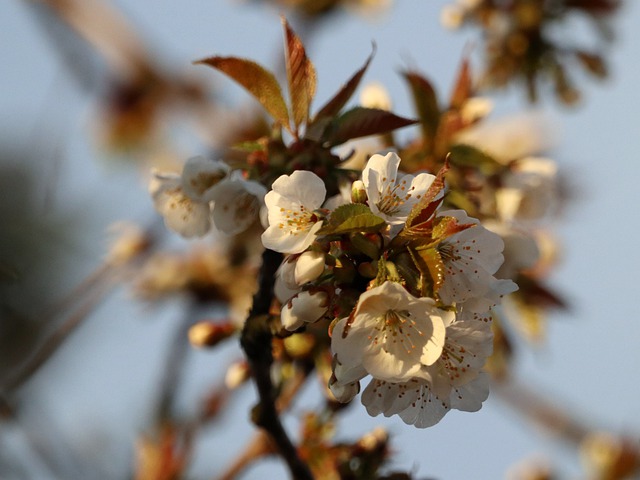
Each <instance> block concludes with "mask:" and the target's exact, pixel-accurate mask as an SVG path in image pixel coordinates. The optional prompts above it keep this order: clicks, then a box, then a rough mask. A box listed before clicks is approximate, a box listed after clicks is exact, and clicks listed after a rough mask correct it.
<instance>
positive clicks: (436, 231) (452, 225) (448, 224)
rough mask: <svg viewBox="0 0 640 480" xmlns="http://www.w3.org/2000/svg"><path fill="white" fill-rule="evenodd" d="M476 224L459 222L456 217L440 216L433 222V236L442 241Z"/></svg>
mask: <svg viewBox="0 0 640 480" xmlns="http://www.w3.org/2000/svg"><path fill="white" fill-rule="evenodd" d="M475 226H476V224H475V223H458V219H457V218H455V217H438V218H436V220H435V222H434V224H433V229H432V232H431V237H432V238H433V239H434V240H438V241H440V242H441V241H442V240H444V239H446V238H448V237H450V236H451V235H455V234H456V233H459V232H462V231H463V230H466V229H467V228H471V227H475Z"/></svg>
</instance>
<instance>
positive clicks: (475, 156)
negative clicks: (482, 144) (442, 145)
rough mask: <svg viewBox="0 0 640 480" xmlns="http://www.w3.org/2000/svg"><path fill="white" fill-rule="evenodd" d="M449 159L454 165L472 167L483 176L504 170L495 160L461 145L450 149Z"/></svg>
mask: <svg viewBox="0 0 640 480" xmlns="http://www.w3.org/2000/svg"><path fill="white" fill-rule="evenodd" d="M449 158H450V159H451V163H453V164H454V165H457V166H461V167H473V168H476V169H477V170H479V171H480V172H482V173H484V174H485V175H491V174H494V173H497V172H499V171H500V170H502V169H503V168H504V166H503V165H501V164H500V163H499V162H498V161H497V160H495V159H494V158H493V157H492V156H490V155H488V154H486V153H485V152H483V151H482V150H480V149H478V148H476V147H472V146H471V145H466V144H462V143H458V144H456V145H453V146H452V147H451V149H450V152H449Z"/></svg>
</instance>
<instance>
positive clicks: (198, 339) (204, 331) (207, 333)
mask: <svg viewBox="0 0 640 480" xmlns="http://www.w3.org/2000/svg"><path fill="white" fill-rule="evenodd" d="M235 332H236V327H235V326H234V325H233V324H231V323H221V324H218V323H213V322H209V321H202V322H198V323H196V324H195V325H193V326H192V327H191V328H190V329H189V341H190V342H191V345H193V346H194V347H214V346H216V345H217V344H218V343H220V342H221V341H222V340H225V339H227V338H229V337H230V336H231V335H233V334H234V333H235Z"/></svg>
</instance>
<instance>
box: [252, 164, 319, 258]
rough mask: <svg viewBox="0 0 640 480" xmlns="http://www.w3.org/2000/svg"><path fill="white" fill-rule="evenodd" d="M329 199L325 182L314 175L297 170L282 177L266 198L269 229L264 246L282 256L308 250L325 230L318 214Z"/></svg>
mask: <svg viewBox="0 0 640 480" xmlns="http://www.w3.org/2000/svg"><path fill="white" fill-rule="evenodd" d="M325 196H326V188H325V186H324V182H323V181H322V180H321V179H320V177H318V176H317V175H316V174H314V173H312V172H308V171H306V170H296V171H295V172H293V173H292V174H291V175H282V176H281V177H279V178H278V179H277V180H276V181H275V182H273V185H272V190H271V191H270V192H269V193H267V195H266V196H265V203H266V205H267V209H268V218H269V228H267V229H266V230H265V232H264V233H263V234H262V243H263V245H264V246H265V247H266V248H269V249H271V250H275V251H277V252H282V253H300V252H303V251H304V250H306V248H307V247H308V246H309V245H311V244H312V243H313V241H314V240H315V238H316V232H317V231H318V230H320V228H321V227H322V220H320V219H319V218H318V217H317V215H316V213H315V210H317V209H319V208H320V207H321V206H322V203H323V202H324V199H325Z"/></svg>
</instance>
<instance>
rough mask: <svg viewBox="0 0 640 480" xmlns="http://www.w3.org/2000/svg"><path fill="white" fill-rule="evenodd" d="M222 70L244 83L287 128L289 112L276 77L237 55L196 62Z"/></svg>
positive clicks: (288, 126)
mask: <svg viewBox="0 0 640 480" xmlns="http://www.w3.org/2000/svg"><path fill="white" fill-rule="evenodd" d="M194 63H195V64H203V65H208V66H210V67H213V68H215V69H216V70H219V71H221V72H222V73H224V74H225V75H227V76H228V77H230V78H231V79H232V80H235V81H236V82H237V83H239V84H240V85H242V86H243V87H244V88H245V89H246V90H247V91H248V92H249V93H250V94H251V95H253V96H254V97H255V98H256V100H258V102H260V104H261V105H262V106H263V107H264V108H265V110H267V112H269V114H270V115H271V116H272V117H273V118H274V119H275V120H276V121H277V122H279V123H280V124H281V125H282V126H283V127H284V128H286V129H287V130H290V129H291V126H290V125H289V113H288V111H287V105H286V103H285V101H284V98H283V97H282V91H281V90H280V85H278V81H277V80H276V77H275V76H274V75H273V73H271V72H270V71H268V70H266V69H265V68H263V67H262V66H260V65H259V64H257V63H256V62H253V61H251V60H246V59H244V58H237V57H209V58H204V59H202V60H198V61H196V62H194Z"/></svg>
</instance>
